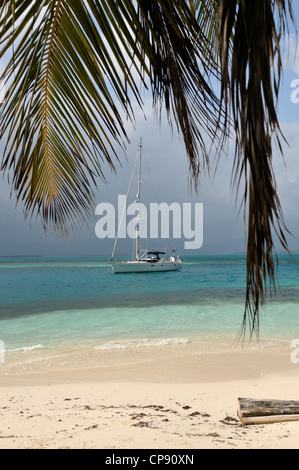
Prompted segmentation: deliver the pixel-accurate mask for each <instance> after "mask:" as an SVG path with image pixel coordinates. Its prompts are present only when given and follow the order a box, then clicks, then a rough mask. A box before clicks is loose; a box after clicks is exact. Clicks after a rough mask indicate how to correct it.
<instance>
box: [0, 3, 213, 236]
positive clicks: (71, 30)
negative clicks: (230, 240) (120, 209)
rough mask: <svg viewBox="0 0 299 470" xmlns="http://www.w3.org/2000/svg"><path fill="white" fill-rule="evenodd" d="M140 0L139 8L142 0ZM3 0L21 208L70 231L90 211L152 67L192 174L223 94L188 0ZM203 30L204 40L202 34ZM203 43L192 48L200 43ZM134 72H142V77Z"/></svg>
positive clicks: (156, 95) (155, 89) (9, 130)
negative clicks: (215, 85) (211, 78)
mask: <svg viewBox="0 0 299 470" xmlns="http://www.w3.org/2000/svg"><path fill="white" fill-rule="evenodd" d="M136 5H137V7H136ZM136 5H135V2H132V0H124V1H118V0H110V1H109V0H103V1H101V2H99V1H95V0H86V1H78V0H76V1H74V0H72V1H66V0H36V1H34V2H30V1H24V0H7V1H2V2H1V6H0V12H1V16H0V31H1V52H0V59H1V57H3V56H4V54H7V53H9V52H10V51H12V52H11V59H10V61H9V63H8V65H7V69H6V72H5V80H6V85H7V89H8V92H7V95H6V100H5V102H4V104H3V105H2V106H1V139H3V140H5V143H6V144H5V152H4V156H3V160H2V166H1V168H2V170H6V171H9V170H11V171H13V188H14V190H15V192H16V194H17V199H18V200H21V199H22V200H24V204H25V211H26V214H30V213H31V214H32V213H33V212H34V211H37V213H38V214H40V215H41V217H42V220H43V222H44V226H45V228H46V227H47V226H48V225H49V224H51V223H53V225H54V227H57V229H58V230H62V231H63V232H67V231H68V228H67V227H68V221H72V222H71V223H72V225H73V226H74V227H75V225H76V224H77V223H78V220H79V219H81V220H84V219H85V216H86V214H88V213H90V212H91V211H92V201H93V191H92V189H91V188H92V186H94V185H95V184H96V177H97V176H100V177H102V178H104V173H103V168H102V166H103V162H105V163H106V162H108V164H109V165H110V167H111V169H112V170H114V162H115V161H116V159H117V158H118V157H117V152H116V150H115V145H117V146H120V148H122V149H125V144H126V141H127V135H126V130H125V126H124V123H123V121H122V117H121V113H122V114H123V113H125V114H126V115H127V116H128V117H129V119H131V120H132V121H133V120H134V113H133V108H132V105H131V100H132V97H134V99H135V100H136V101H137V104H138V105H139V106H142V99H141V94H140V91H139V84H138V83H137V81H138V80H139V81H140V82H141V83H143V85H144V86H145V80H146V77H149V80H150V83H151V87H152V93H153V102H154V105H157V104H158V103H161V102H162V100H163V101H164V103H165V106H166V109H167V112H168V117H169V121H170V122H171V121H172V119H174V121H175V123H176V124H177V128H178V130H179V132H180V133H181V134H182V135H183V138H184V141H185V145H186V149H187V153H188V156H189V159H190V166H191V169H192V174H193V176H194V179H195V180H196V179H197V178H198V174H199V171H200V167H201V165H200V152H202V153H203V155H204V158H203V161H207V162H208V153H207V151H206V149H205V142H204V139H203V137H202V134H201V132H200V130H199V128H200V126H202V128H203V129H204V130H206V129H208V132H209V133H210V136H211V137H212V138H214V139H217V137H218V133H217V130H218V129H219V123H218V114H219V105H220V101H219V99H217V98H216V96H215V94H214V93H213V90H212V88H211V87H210V86H209V84H208V74H209V73H214V74H215V73H216V70H217V66H216V64H215V63H214V60H213V58H211V57H209V55H208V54H207V50H208V47H209V48H210V49H211V44H210V43H209V41H208V39H206V32H205V31H204V29H203V30H201V28H200V27H199V24H198V22H197V20H196V18H195V15H194V12H192V11H191V10H190V8H189V7H188V4H187V2H185V1H184V0H176V1H170V0H160V1H158V0H154V1H152V2H145V1H142V0H140V1H137V2H136ZM199 38H200V40H199ZM195 41H197V43H198V44H202V47H199V46H198V47H197V48H194V43H195ZM136 77H137V78H136Z"/></svg>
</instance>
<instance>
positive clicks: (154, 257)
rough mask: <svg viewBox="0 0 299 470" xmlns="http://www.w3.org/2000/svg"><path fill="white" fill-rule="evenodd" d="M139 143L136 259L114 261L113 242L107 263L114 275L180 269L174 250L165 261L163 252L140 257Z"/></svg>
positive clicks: (152, 251) (151, 251)
mask: <svg viewBox="0 0 299 470" xmlns="http://www.w3.org/2000/svg"><path fill="white" fill-rule="evenodd" d="M141 149H142V145H141V142H140V144H139V147H138V157H139V158H138V160H139V168H138V182H137V184H138V189H137V197H136V201H135V202H136V203H137V211H136V244H135V249H136V258H135V259H133V260H129V261H118V260H114V252H115V247H116V243H117V237H116V240H115V244H114V248H113V252H112V256H111V259H110V260H109V263H110V265H111V267H112V269H113V272H114V273H115V274H119V273H142V272H164V271H177V270H179V269H181V267H182V260H181V258H180V256H176V254H175V248H174V250H173V252H172V255H171V256H170V257H169V258H168V259H166V253H165V251H156V250H148V251H146V252H145V253H144V254H143V255H140V235H139V219H140V189H141Z"/></svg>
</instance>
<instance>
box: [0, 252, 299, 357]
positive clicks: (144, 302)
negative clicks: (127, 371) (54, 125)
mask: <svg viewBox="0 0 299 470" xmlns="http://www.w3.org/2000/svg"><path fill="white" fill-rule="evenodd" d="M295 260H296V262H298V261H299V256H298V255H295ZM183 261H184V264H183V268H182V270H181V271H177V272H168V273H167V272H165V273H138V274H120V275H115V274H113V273H112V271H111V269H110V268H109V266H108V264H107V261H106V259H101V258H99V259H91V258H89V259H44V258H40V259H29V258H27V259H0V286H1V296H0V340H2V342H3V343H4V345H5V350H6V352H17V351H29V350H36V351H42V350H43V349H47V350H49V349H51V348H58V347H59V348H64V349H67V348H74V347H77V348H80V347H86V346H87V345H88V346H89V347H92V348H97V349H99V350H109V349H126V348H140V347H143V346H155V345H167V344H174V343H178V344H179V343H184V342H190V341H195V340H209V341H217V340H221V339H224V338H231V339H232V340H233V339H234V338H235V337H236V336H237V335H238V333H239V330H240V327H241V324H242V318H243V312H244V300H245V257H244V256H241V255H234V256H197V257H186V258H184V260H183ZM278 280H279V284H280V287H281V291H280V292H277V295H276V297H275V299H272V300H271V299H270V300H269V301H268V302H267V304H266V308H264V309H263V310H262V312H261V322H260V332H261V338H262V339H263V338H276V339H278V340H279V339H282V340H283V339H287V340H289V339H293V338H296V337H299V308H298V307H299V275H298V268H297V267H296V266H295V265H294V264H293V263H292V262H291V260H290V258H289V257H288V256H287V255H280V256H279V268H278Z"/></svg>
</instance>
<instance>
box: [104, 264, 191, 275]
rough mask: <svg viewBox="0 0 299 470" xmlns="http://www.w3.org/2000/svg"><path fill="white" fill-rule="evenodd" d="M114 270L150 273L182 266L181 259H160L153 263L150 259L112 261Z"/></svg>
mask: <svg viewBox="0 0 299 470" xmlns="http://www.w3.org/2000/svg"><path fill="white" fill-rule="evenodd" d="M110 265H111V266H112V269H113V272H114V273H115V274H120V273H150V272H165V271H178V270H179V269H181V267H182V262H181V261H158V262H156V263H151V262H148V261H111V262H110Z"/></svg>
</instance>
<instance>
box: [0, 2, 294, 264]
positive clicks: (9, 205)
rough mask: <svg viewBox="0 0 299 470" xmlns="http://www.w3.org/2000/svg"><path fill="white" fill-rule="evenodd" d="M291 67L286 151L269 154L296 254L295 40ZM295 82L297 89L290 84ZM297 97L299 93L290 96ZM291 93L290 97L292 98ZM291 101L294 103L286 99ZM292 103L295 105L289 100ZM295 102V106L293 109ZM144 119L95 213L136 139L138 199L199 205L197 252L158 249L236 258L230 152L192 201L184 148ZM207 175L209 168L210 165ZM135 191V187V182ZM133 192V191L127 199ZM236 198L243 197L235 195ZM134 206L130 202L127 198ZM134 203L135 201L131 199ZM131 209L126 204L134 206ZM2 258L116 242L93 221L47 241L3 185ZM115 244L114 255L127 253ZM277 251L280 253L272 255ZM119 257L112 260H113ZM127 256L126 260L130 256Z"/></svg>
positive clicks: (118, 183) (98, 248)
mask: <svg viewBox="0 0 299 470" xmlns="http://www.w3.org/2000/svg"><path fill="white" fill-rule="evenodd" d="M293 3H294V10H295V16H296V18H297V21H298V18H299V6H298V2H293ZM288 48H289V60H288V61H287V60H286V61H285V64H284V75H283V82H282V85H281V94H280V102H279V117H280V122H281V128H282V131H283V133H284V136H285V138H286V140H287V142H288V145H287V144H284V146H283V148H284V161H283V160H282V158H281V156H280V154H279V152H278V151H276V149H274V152H275V153H274V168H275V171H276V178H277V186H278V194H279V197H280V201H281V205H282V208H283V212H284V216H285V221H286V224H287V226H288V228H289V230H290V231H291V232H292V233H293V235H294V236H295V237H297V240H296V239H295V238H294V239H293V238H291V237H290V238H289V243H290V247H291V248H292V249H293V250H297V251H299V242H298V240H299V215H298V206H299V187H298V180H299V56H298V58H297V59H296V58H294V51H295V39H294V36H293V35H292V37H291V40H290V42H289V43H288ZM296 80H298V83H296ZM296 90H298V93H297V94H296ZM292 93H293V94H292ZM292 97H293V101H295V102H293V101H292V99H291V98H292ZM294 98H295V100H294ZM296 98H298V103H297V102H296V101H297V100H296ZM146 116H147V120H145V119H144V117H143V114H142V113H141V112H137V113H136V129H132V128H130V127H129V126H128V133H129V136H130V144H129V145H128V147H127V161H126V159H125V158H124V157H122V156H121V161H122V167H120V166H118V167H117V174H116V175H115V174H112V173H111V172H110V170H109V168H108V165H107V167H106V170H105V167H104V173H105V176H106V178H107V183H106V184H104V183H102V182H101V181H99V191H98V192H97V195H96V202H95V206H96V205H97V204H99V203H102V202H110V203H112V204H116V201H117V199H116V198H117V195H118V194H126V192H127V189H128V184H129V180H130V177H131V172H132V168H133V164H134V160H135V157H136V152H137V147H138V143H139V140H140V138H141V137H142V140H143V156H144V159H145V164H144V165H143V169H144V173H143V178H142V179H143V187H142V190H143V194H142V195H143V196H144V198H145V199H147V200H145V201H144V202H145V203H147V204H148V203H149V202H157V203H159V202H167V203H168V204H170V203H172V202H179V203H180V204H182V203H186V202H191V203H192V204H195V203H203V207H204V212H203V237H204V238H203V245H202V247H201V248H200V249H198V250H196V251H192V252H191V251H190V252H189V251H188V250H186V251H184V249H183V248H184V241H185V240H184V239H181V240H172V239H171V240H170V241H168V240H162V241H161V242H160V243H161V244H162V245H163V246H156V245H157V243H154V246H150V248H157V249H158V248H161V249H167V250H169V249H170V248H172V246H173V245H175V246H176V247H177V251H180V252H181V253H182V254H184V255H186V254H194V253H196V254H210V253H211V254H217V253H235V252H241V251H244V250H245V248H246V242H245V237H246V227H245V225H244V220H243V210H241V212H239V209H240V204H241V197H239V198H238V199H237V201H236V199H235V196H236V195H235V192H232V190H231V185H230V178H231V171H232V164H233V150H234V149H233V146H232V147H231V148H230V149H228V152H227V153H223V154H222V155H221V159H220V162H219V166H218V168H217V172H216V175H214V176H213V177H210V178H209V177H208V176H205V175H202V177H201V180H200V190H199V192H198V194H196V195H195V194H192V193H191V191H190V187H189V184H188V182H189V170H188V161H187V156H186V152H185V149H184V145H183V143H182V142H181V141H180V139H179V138H178V137H177V134H176V132H174V133H173V134H172V133H171V131H170V128H169V126H168V124H167V122H166V121H163V122H162V124H161V125H160V124H159V123H157V122H156V120H155V118H154V114H153V112H152V109H151V103H150V101H148V102H147V103H146ZM211 163H212V168H213V167H215V165H214V163H215V162H213V159H212V162H211ZM133 184H134V182H133ZM133 192H134V191H133ZM240 196H241V195H240ZM132 198H134V194H133V196H132ZM132 201H133V199H132ZM132 201H130V202H132ZM0 217H1V224H0V256H20V255H26V256H30V255H40V256H53V257H55V256H86V255H89V256H97V255H105V256H106V255H107V256H110V254H111V252H112V249H113V244H114V240H113V239H105V240H101V239H99V238H97V237H96V234H95V224H96V221H97V220H98V217H97V216H95V218H94V221H91V223H90V225H89V227H86V229H84V230H83V231H80V232H79V231H78V233H77V236H76V238H75V237H73V238H72V239H70V240H64V239H62V238H60V237H57V235H55V234H52V235H45V233H44V231H43V228H42V227H41V224H40V222H38V221H36V220H35V219H33V220H31V221H30V220H25V218H24V214H23V210H22V206H21V205H20V206H18V207H16V206H15V198H14V196H12V197H10V188H9V185H8V183H7V181H6V179H4V180H3V179H1V181H0ZM131 243H132V242H131V241H130V245H126V244H121V243H120V248H119V253H121V254H123V253H124V251H126V250H127V249H128V246H131ZM277 248H278V249H279V246H278V247H277ZM116 254H117V253H116ZM128 254H130V253H128Z"/></svg>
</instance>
